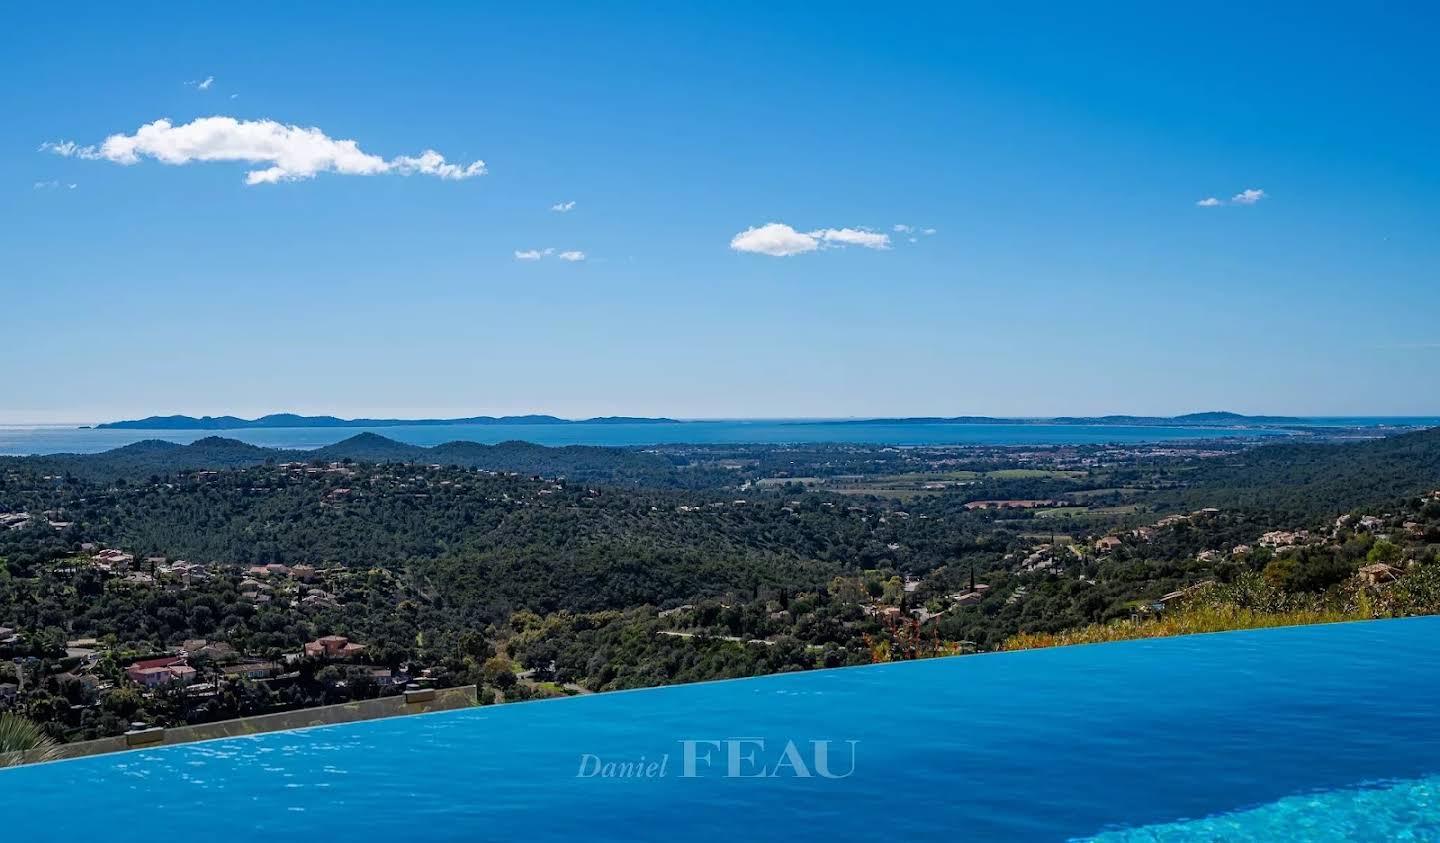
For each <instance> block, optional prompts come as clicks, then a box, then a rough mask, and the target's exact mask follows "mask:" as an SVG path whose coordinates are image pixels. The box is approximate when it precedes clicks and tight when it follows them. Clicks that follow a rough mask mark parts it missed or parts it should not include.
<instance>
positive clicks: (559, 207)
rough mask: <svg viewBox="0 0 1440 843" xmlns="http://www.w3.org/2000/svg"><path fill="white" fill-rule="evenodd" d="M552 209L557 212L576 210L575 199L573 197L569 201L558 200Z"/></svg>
mask: <svg viewBox="0 0 1440 843" xmlns="http://www.w3.org/2000/svg"><path fill="white" fill-rule="evenodd" d="M550 210H552V211H554V212H555V213H557V214H564V213H569V212H570V211H573V210H575V200H574V199H571V200H570V201H569V202H556V203H555V204H554V205H551V206H550Z"/></svg>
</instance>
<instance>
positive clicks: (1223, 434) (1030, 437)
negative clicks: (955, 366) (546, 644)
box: [0, 416, 1440, 456]
mask: <svg viewBox="0 0 1440 843" xmlns="http://www.w3.org/2000/svg"><path fill="white" fill-rule="evenodd" d="M1434 425H1440V418H1414V417H1378V416H1377V417H1363V418H1358V417H1357V418H1339V417H1334V418H1309V419H1305V420H1304V422H1303V424H1299V425H1293V426H1292V427H1290V428H1287V429H1279V428H1274V427H1258V426H1242V427H1223V428H1215V427H1178V426H1177V427H1159V426H1146V425H1133V426H1132V425H1083V424H1044V423H1039V422H1036V423H1023V424H951V423H944V422H900V423H897V422H893V421H891V422H884V421H874V422H867V421H850V420H845V421H837V420H823V419H822V420H815V419H771V420H714V421H677V422H649V423H638V424H598V423H597V424H591V423H583V422H582V423H573V424H489V425H485V424H455V425H415V426H393V427H374V428H366V427H303V428H247V429H238V430H97V429H94V428H82V427H78V426H75V425H68V426H66V425H9V426H4V425H0V455H10V456H17V455H27V454H58V453H73V454H88V453H97V452H100V451H108V450H110V449H112V448H118V447H121V446H122V445H129V444H132V443H134V442H140V441H143V440H146V439H163V440H166V441H169V442H178V443H181V444H184V443H189V442H193V441H195V440H197V439H201V438H204V437H206V436H222V437H226V438H229V439H238V440H240V441H242V442H248V443H250V444H252V445H262V446H266V447H271V448H320V447H324V446H326V445H332V444H334V443H336V442H339V441H340V440H342V439H348V438H349V437H351V436H354V435H356V434H359V433H366V432H368V433H376V434H379V435H381V436H385V437H388V438H390V439H395V440H398V441H401V442H407V443H409V444H412V445H439V444H442V443H445V442H454V441H469V442H481V443H485V444H495V443H497V442H507V441H512V440H518V441H523V442H533V443H535V444H538V445H607V446H636V445H642V446H643V445H665V444H692V445H712V444H800V443H846V442H849V443H862V444H870V445H908V446H915V445H1099V444H1107V443H1115V444H1139V443H1147V442H1173V441H1187V440H1201V439H1217V438H1237V437H1239V438H1256V437H1274V436H1297V435H1298V436H1303V435H1305V431H1307V430H1309V431H1315V430H1318V429H1321V428H1341V427H1343V428H1363V429H1365V430H1367V431H1369V432H1373V433H1375V434H1383V433H1387V432H1394V431H1398V430H1402V429H1406V428H1413V427H1428V426H1434Z"/></svg>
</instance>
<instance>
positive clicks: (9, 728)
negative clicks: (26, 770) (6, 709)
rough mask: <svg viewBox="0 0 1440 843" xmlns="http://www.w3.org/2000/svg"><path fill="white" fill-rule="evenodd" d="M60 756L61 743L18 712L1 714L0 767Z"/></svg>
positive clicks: (47, 759) (48, 759) (49, 759)
mask: <svg viewBox="0 0 1440 843" xmlns="http://www.w3.org/2000/svg"><path fill="white" fill-rule="evenodd" d="M59 757H60V745H59V744H57V743H55V741H54V740H53V739H52V738H50V736H48V735H46V734H45V732H44V731H42V730H41V729H40V727H39V726H37V725H35V724H34V723H32V722H31V721H29V720H26V719H25V718H24V717H21V716H20V715H18V714H8V713H6V714H0V767H15V766H19V765H20V764H23V763H27V762H33V761H51V760H53V759H56V758H59Z"/></svg>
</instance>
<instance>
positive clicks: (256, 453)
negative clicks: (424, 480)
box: [0, 433, 679, 486]
mask: <svg viewBox="0 0 1440 843" xmlns="http://www.w3.org/2000/svg"><path fill="white" fill-rule="evenodd" d="M347 459H348V460H353V461H355V462H376V463H384V462H408V463H423V464H427V465H428V464H438V465H450V466H460V467H464V468H484V469H489V470H491V471H509V472H518V473H521V474H540V475H544V476H547V477H555V476H565V477H570V478H572V479H576V480H603V481H605V482H611V483H627V482H637V483H647V484H653V485H660V486H667V485H673V484H675V483H677V482H678V481H679V472H678V470H677V469H676V468H675V466H674V465H673V464H672V463H671V462H670V461H669V460H667V459H665V458H664V457H661V456H658V455H656V454H650V453H645V452H643V451H638V450H632V449H627V448H602V447H594V446H589V445H568V446H565V447H560V448H550V447H546V446H544V445H533V444H531V443H528V442H502V443H500V444H499V445H482V444H480V443H477V442H447V443H445V444H443V445H436V446H434V447H431V448H425V447H421V446H419V445H407V444H405V443H404V442H396V441H395V440H393V439H387V438H385V437H384V436H379V435H376V434H374V433H361V434H358V435H356V436H352V437H350V438H349V439H345V440H343V441H341V442H337V443H335V444H334V445H329V446H326V447H324V448H320V449H318V450H313V451H299V450H286V449H281V448H262V447H259V446H257V445H249V444H246V443H244V442H239V441H236V440H234V439H225V438H222V437H218V436H208V437H206V438H204V439H199V440H196V441H195V442H193V443H191V444H189V445H177V444H175V443H174V442H163V441H159V440H154V439H151V440H146V441H144V442H137V443H135V444H133V445H126V446H124V447H122V448H116V449H114V450H112V451H105V452H103V453H99V454H49V455H43V456H30V457H0V470H5V469H10V468H14V469H26V470H32V471H38V472H41V473H46V474H69V475H74V476H76V477H82V478H87V479H101V480H114V479H131V480H142V479H146V478H148V477H150V476H151V475H157V474H159V475H164V474H170V473H173V472H176V471H186V470H197V469H223V468H247V467H250V466H258V465H264V464H266V463H283V462H309V461H312V460H322V461H326V462H338V461H343V460H347Z"/></svg>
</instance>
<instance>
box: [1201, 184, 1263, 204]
mask: <svg viewBox="0 0 1440 843" xmlns="http://www.w3.org/2000/svg"><path fill="white" fill-rule="evenodd" d="M1268 198H1270V194H1268V193H1266V192H1265V191H1263V190H1261V189H1260V188H1258V187H1251V188H1248V189H1246V190H1242V191H1240V192H1239V193H1237V194H1235V195H1234V196H1231V197H1230V201H1228V202H1227V201H1225V200H1224V199H1220V198H1218V197H1215V196H1206V197H1205V198H1204V199H1201V200H1200V201H1199V202H1196V203H1195V204H1196V205H1198V206H1199V207H1201V208H1218V207H1220V206H1221V205H1254V204H1255V203H1256V202H1259V201H1260V200H1261V199H1268Z"/></svg>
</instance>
